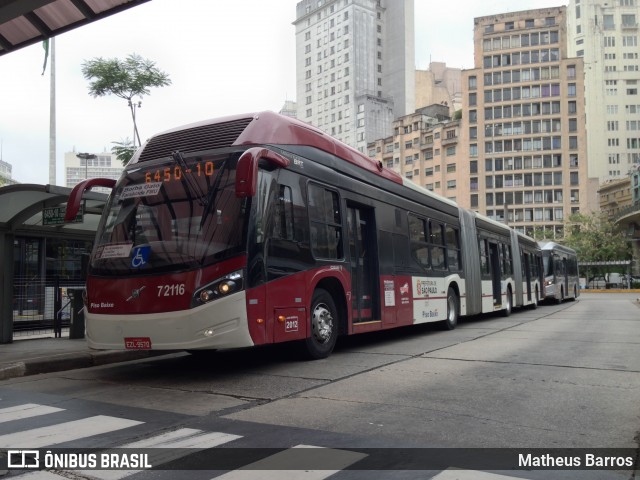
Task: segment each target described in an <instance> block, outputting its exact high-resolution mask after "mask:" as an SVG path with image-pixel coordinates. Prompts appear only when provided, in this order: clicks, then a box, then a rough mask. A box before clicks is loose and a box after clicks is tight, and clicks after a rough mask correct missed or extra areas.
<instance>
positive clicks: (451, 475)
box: [431, 468, 523, 480]
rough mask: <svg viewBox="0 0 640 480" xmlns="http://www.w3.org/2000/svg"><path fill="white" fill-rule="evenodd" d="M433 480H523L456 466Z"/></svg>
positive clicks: (432, 478)
mask: <svg viewBox="0 0 640 480" xmlns="http://www.w3.org/2000/svg"><path fill="white" fill-rule="evenodd" d="M431 480H523V479H522V477H507V476H506V475H498V474H497V473H489V472H479V471H475V470H458V469H456V468H448V469H446V470H444V471H442V472H440V473H439V474H437V475H436V476H435V477H431Z"/></svg>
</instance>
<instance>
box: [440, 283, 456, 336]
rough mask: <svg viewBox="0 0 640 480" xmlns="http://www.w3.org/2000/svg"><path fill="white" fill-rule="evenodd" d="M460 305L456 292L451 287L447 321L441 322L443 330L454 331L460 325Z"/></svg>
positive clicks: (448, 293)
mask: <svg viewBox="0 0 640 480" xmlns="http://www.w3.org/2000/svg"><path fill="white" fill-rule="evenodd" d="M459 305H460V304H459V303H458V295H456V291H455V290H454V289H453V288H451V287H449V290H448V291H447V319H446V320H444V321H442V322H440V326H441V327H442V329H443V330H453V329H454V328H456V326H457V325H458V316H459V315H460V308H459Z"/></svg>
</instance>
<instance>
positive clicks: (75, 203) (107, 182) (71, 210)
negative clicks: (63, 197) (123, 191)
mask: <svg viewBox="0 0 640 480" xmlns="http://www.w3.org/2000/svg"><path fill="white" fill-rule="evenodd" d="M115 185H116V181H115V180H113V179H111V178H89V179H87V180H83V181H82V182H80V183H79V184H77V185H76V186H75V187H73V190H71V193H70V194H69V199H68V200H67V211H66V212H65V214H64V221H65V222H72V221H73V220H74V219H75V218H76V215H78V211H79V210H80V203H82V195H83V194H84V192H86V191H87V190H91V188H93V187H107V188H111V189H113V187H115Z"/></svg>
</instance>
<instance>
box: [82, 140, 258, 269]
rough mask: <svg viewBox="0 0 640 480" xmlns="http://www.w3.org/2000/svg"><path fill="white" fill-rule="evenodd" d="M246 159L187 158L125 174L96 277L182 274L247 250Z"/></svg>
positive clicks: (101, 232)
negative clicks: (240, 177)
mask: <svg viewBox="0 0 640 480" xmlns="http://www.w3.org/2000/svg"><path fill="white" fill-rule="evenodd" d="M241 153H242V152H233V153H225V154H217V155H200V156H186V157H180V161H178V162H177V163H176V161H175V158H174V159H167V158H164V159H162V160H159V161H151V162H144V163H139V164H135V165H132V166H131V167H129V168H128V169H127V170H125V173H124V174H123V176H122V178H121V179H120V180H119V181H118V184H117V186H116V188H115V190H114V192H113V193H112V195H111V198H110V199H109V203H108V205H107V208H106V209H105V211H106V212H107V214H106V215H104V216H103V220H102V222H101V225H100V226H99V228H98V234H97V236H96V247H95V248H94V251H93V255H92V258H91V272H92V273H93V274H97V275H122V274H126V275H132V274H134V275H135V274H136V273H139V274H145V275H146V274H149V273H161V272H169V271H176V270H184V269H190V268H198V267H202V266H204V265H208V264H211V263H214V262H217V261H219V260H222V259H225V258H228V257H230V256H234V255H237V254H239V253H241V252H243V251H245V249H246V247H245V245H246V241H245V239H246V220H245V217H246V216H247V215H248V211H249V210H248V208H247V207H248V204H249V200H248V199H243V198H237V197H236V195H235V176H236V175H235V173H236V165H237V161H238V158H239V156H240V154H241ZM188 176H189V177H190V178H187V177H188ZM245 213H246V215H245Z"/></svg>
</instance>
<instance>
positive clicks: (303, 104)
mask: <svg viewBox="0 0 640 480" xmlns="http://www.w3.org/2000/svg"><path fill="white" fill-rule="evenodd" d="M294 25H295V27H296V90H297V102H298V114H297V117H298V118H299V119H300V120H302V121H305V122H308V123H311V124H312V125H314V126H316V127H318V128H320V129H322V130H323V131H325V132H327V133H329V134H330V135H332V136H334V137H336V138H338V139H339V140H342V141H343V142H345V143H347V144H349V145H351V146H353V147H356V148H358V149H359V150H360V151H363V152H364V151H365V149H366V146H367V142H370V141H373V140H375V139H377V138H383V137H386V136H388V135H389V134H390V133H391V132H390V128H391V124H392V122H393V120H394V119H395V118H397V117H400V116H403V115H406V114H407V113H409V112H413V110H414V105H415V66H414V57H415V46H414V44H415V40H414V7H413V0H303V1H301V2H299V3H298V4H297V6H296V20H295V22H294Z"/></svg>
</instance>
